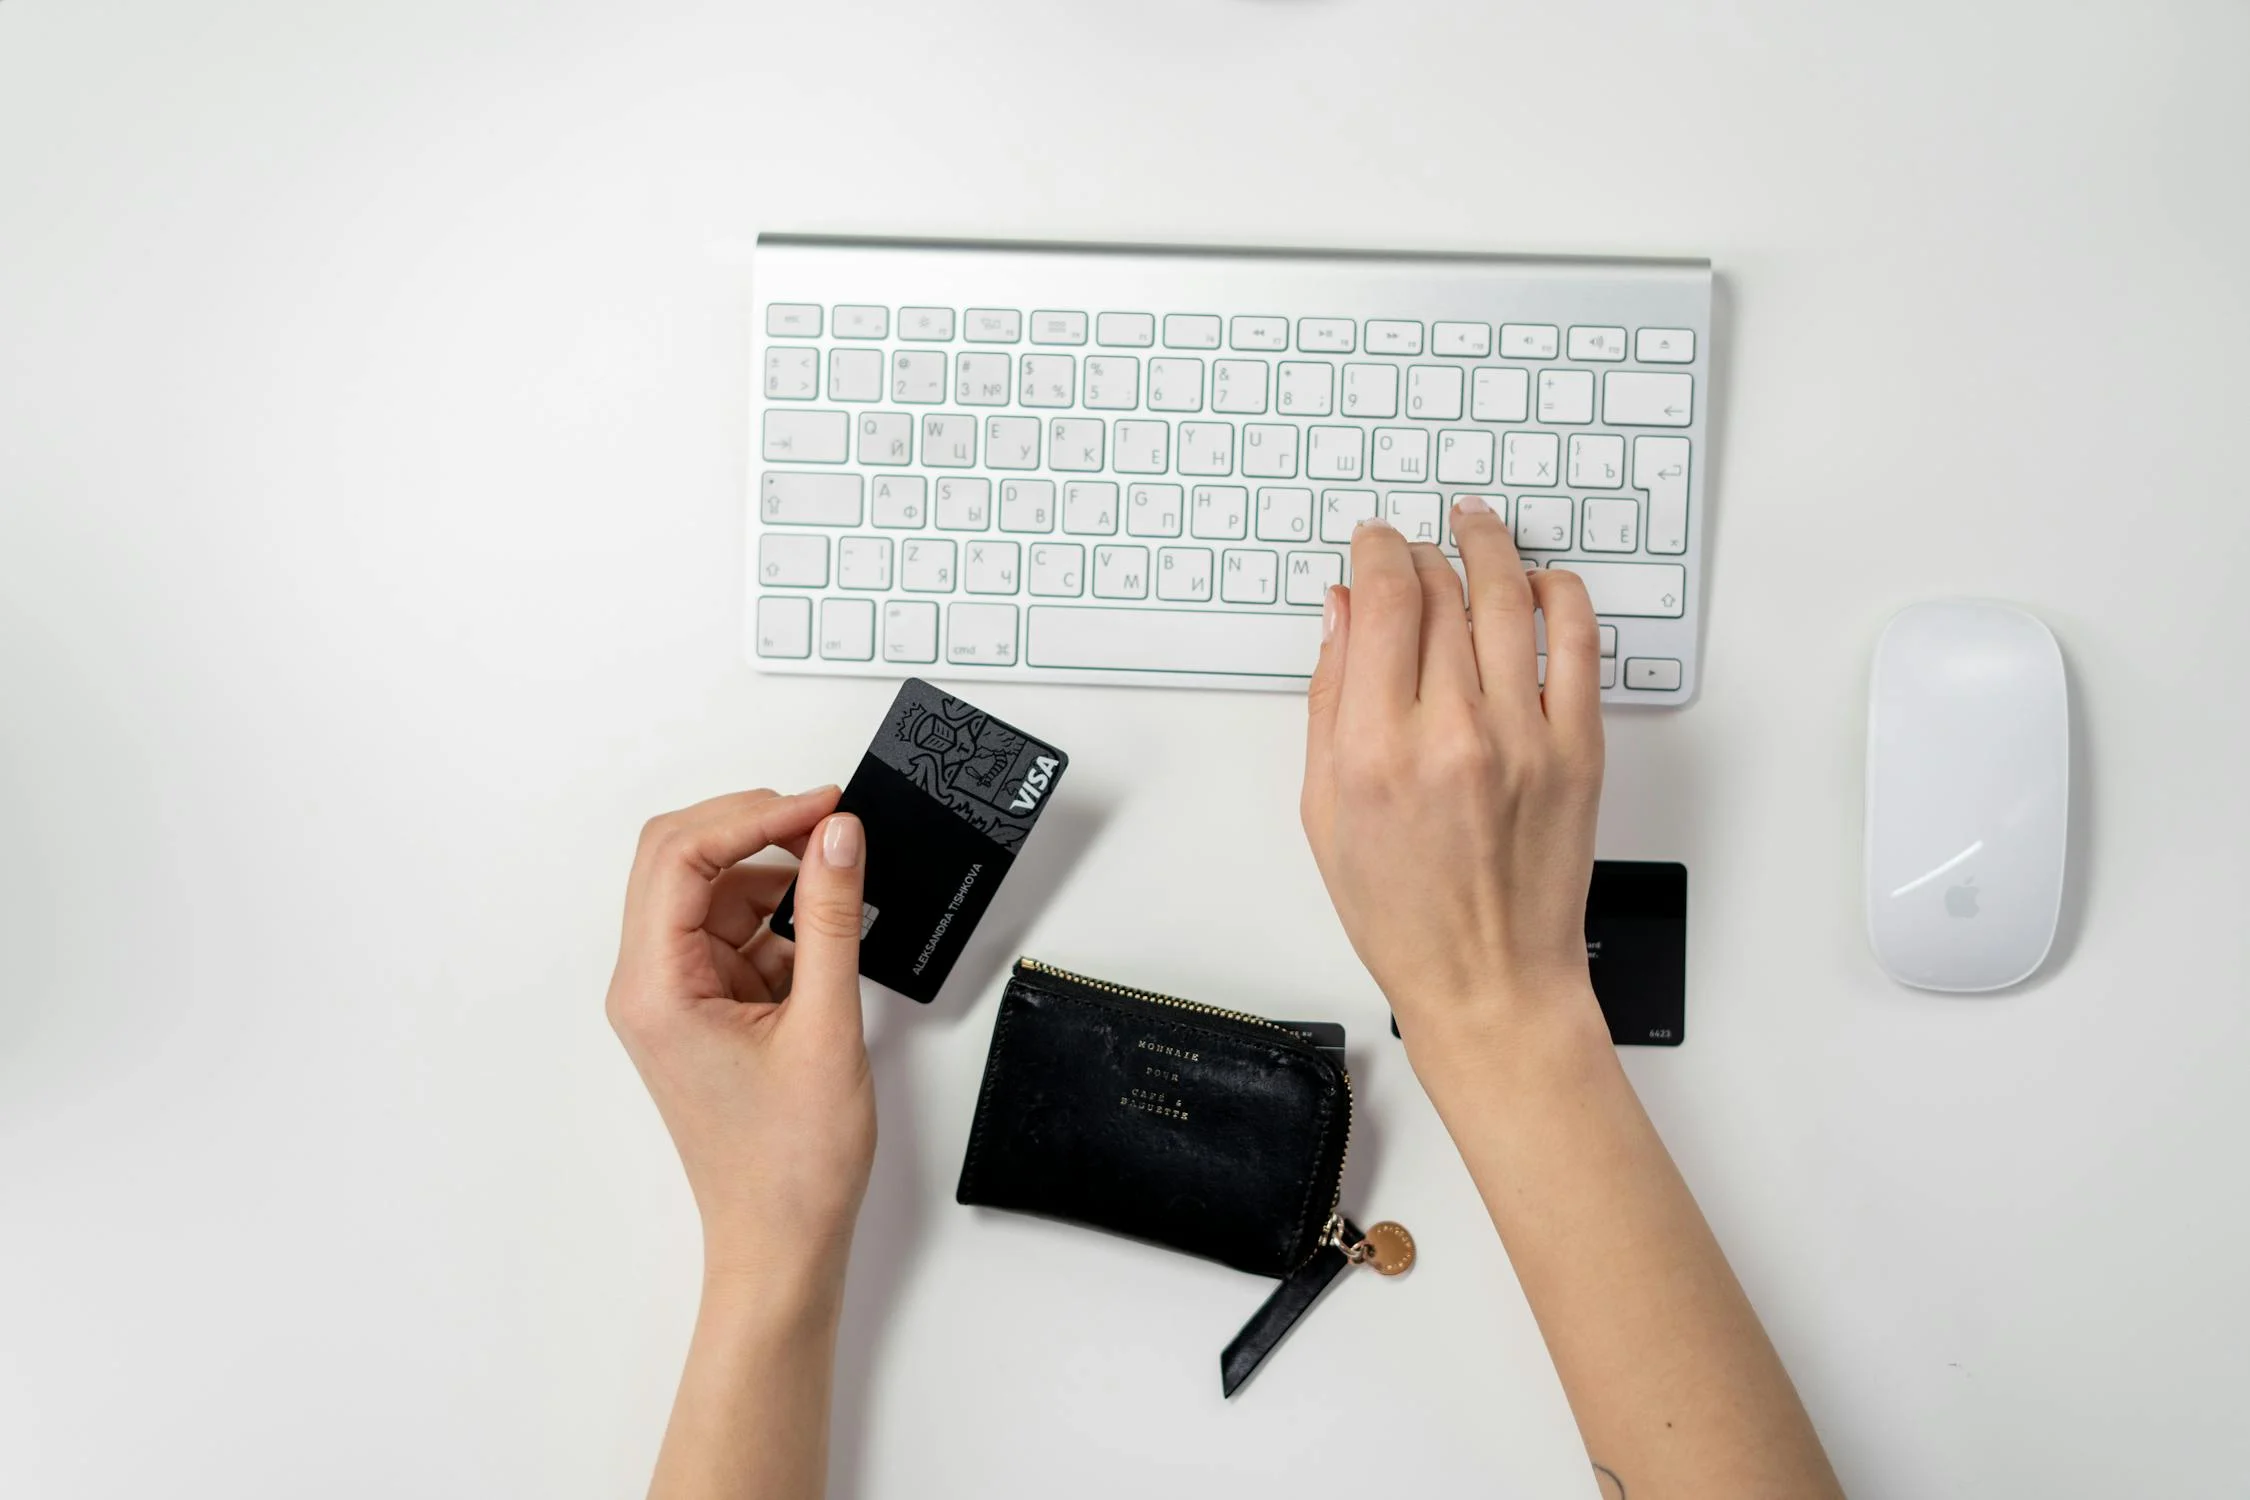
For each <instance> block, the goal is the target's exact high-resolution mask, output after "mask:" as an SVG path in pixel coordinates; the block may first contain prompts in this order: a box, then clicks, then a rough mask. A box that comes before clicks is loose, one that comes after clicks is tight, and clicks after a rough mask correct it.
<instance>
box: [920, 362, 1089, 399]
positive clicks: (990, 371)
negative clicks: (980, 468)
mask: <svg viewBox="0 0 2250 1500" xmlns="http://www.w3.org/2000/svg"><path fill="white" fill-rule="evenodd" d="M1068 357H1069V356H1068V355H1065V356H1064V358H1066V359H1067V358H1068ZM899 358H900V359H905V358H908V356H907V355H904V354H901V355H900V356H899ZM1025 358H1026V359H1027V360H1028V359H1029V358H1030V356H1029V355H1026V356H1025ZM1011 363H1013V361H1012V359H1011V357H1010V356H1008V355H1005V354H963V355H961V356H959V357H958V358H956V359H955V360H954V361H953V377H954V378H953V396H954V399H955V400H957V401H959V402H960V403H961V404H962V405H963V406H1006V405H1007V404H1008V368H1009V366H1010V364H1011ZM1066 404H1067V403H1066Z"/></svg>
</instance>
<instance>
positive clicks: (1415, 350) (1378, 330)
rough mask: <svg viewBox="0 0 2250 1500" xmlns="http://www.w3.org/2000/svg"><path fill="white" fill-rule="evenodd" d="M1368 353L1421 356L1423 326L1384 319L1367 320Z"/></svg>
mask: <svg viewBox="0 0 2250 1500" xmlns="http://www.w3.org/2000/svg"><path fill="white" fill-rule="evenodd" d="M1367 352H1368V353H1369V354H1420V353H1421V352H1422V325H1421V324H1419V323H1401V322H1397V321H1395V320H1388V319H1384V318H1369V319H1368V320H1367Z"/></svg>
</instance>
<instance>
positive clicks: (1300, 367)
mask: <svg viewBox="0 0 2250 1500" xmlns="http://www.w3.org/2000/svg"><path fill="white" fill-rule="evenodd" d="M1335 379H1336V367H1335V366H1334V365H1332V364H1329V363H1327V362H1326V361H1311V360H1295V359H1285V360H1283V361H1282V362H1281V378H1280V381H1279V383H1278V384H1277V386H1276V387H1275V391H1276V405H1277V407H1278V409H1279V410H1281V411H1283V412H1285V413H1287V414H1288V415H1290V416H1292V417H1325V416H1327V415H1328V414H1329V412H1330V411H1332V410H1334V404H1333V392H1334V385H1335Z"/></svg>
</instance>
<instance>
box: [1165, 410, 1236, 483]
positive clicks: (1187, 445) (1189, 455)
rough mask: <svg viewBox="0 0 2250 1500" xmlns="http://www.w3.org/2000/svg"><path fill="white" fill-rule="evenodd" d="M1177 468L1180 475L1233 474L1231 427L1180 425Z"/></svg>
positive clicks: (1223, 423) (1186, 423)
mask: <svg viewBox="0 0 2250 1500" xmlns="http://www.w3.org/2000/svg"><path fill="white" fill-rule="evenodd" d="M1178 466H1179V470H1180V472H1181V473H1182V474H1212V475H1218V474H1232V473H1233V472H1234V424H1233V423H1232V422H1182V423H1181V424H1180V454H1179V459H1178Z"/></svg>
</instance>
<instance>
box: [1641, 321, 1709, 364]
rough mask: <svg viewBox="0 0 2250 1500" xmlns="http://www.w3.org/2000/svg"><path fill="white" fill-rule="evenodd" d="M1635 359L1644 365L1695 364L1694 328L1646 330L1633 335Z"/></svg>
mask: <svg viewBox="0 0 2250 1500" xmlns="http://www.w3.org/2000/svg"><path fill="white" fill-rule="evenodd" d="M1633 358H1635V359H1637V360H1639V361H1640V362H1641V363H1642V364H1644V365H1686V364H1693V363H1694V362H1695V330H1694V329H1692V328H1644V329H1642V330H1641V331H1640V332H1638V333H1636V334H1634V335H1633Z"/></svg>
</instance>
